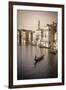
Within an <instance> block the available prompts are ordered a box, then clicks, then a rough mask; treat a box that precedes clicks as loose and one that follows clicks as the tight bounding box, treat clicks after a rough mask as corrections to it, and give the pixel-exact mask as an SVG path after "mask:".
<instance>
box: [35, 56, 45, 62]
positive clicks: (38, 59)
mask: <svg viewBox="0 0 66 90" xmlns="http://www.w3.org/2000/svg"><path fill="white" fill-rule="evenodd" d="M43 58H44V55H42V56H40V57H37V56H35V59H34V60H35V61H36V62H38V61H40V60H42V59H43Z"/></svg>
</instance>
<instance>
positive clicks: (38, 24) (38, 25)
mask: <svg viewBox="0 0 66 90" xmlns="http://www.w3.org/2000/svg"><path fill="white" fill-rule="evenodd" d="M38 30H40V20H38Z"/></svg>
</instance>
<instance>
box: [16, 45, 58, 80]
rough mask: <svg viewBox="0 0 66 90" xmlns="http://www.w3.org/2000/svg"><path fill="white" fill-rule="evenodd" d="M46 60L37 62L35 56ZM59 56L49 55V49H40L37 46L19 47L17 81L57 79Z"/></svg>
mask: <svg viewBox="0 0 66 90" xmlns="http://www.w3.org/2000/svg"><path fill="white" fill-rule="evenodd" d="M41 54H44V58H43V59H42V60H41V61H39V62H37V63H36V62H35V61H34V58H35V55H37V56H41ZM57 65H58V64H57V54H51V53H49V49H47V48H38V47H36V46H31V45H28V46H18V47H17V79H18V80H23V79H41V78H57Z"/></svg>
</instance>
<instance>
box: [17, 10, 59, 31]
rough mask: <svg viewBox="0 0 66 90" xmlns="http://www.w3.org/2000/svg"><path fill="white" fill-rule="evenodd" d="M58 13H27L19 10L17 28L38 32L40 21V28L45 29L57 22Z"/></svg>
mask: <svg viewBox="0 0 66 90" xmlns="http://www.w3.org/2000/svg"><path fill="white" fill-rule="evenodd" d="M57 14H58V13H57V12H48V11H47V12H46V11H26V10H17V28H18V29H27V30H36V29H37V28H38V20H40V27H41V29H44V26H46V24H52V22H53V21H54V22H57Z"/></svg>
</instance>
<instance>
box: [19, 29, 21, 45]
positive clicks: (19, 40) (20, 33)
mask: <svg viewBox="0 0 66 90" xmlns="http://www.w3.org/2000/svg"><path fill="white" fill-rule="evenodd" d="M19 45H21V31H19Z"/></svg>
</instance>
